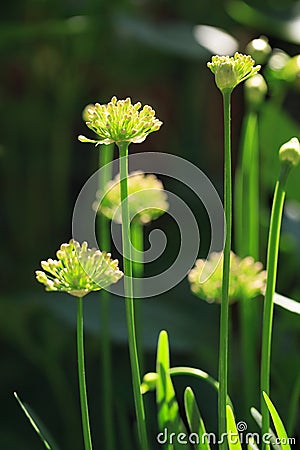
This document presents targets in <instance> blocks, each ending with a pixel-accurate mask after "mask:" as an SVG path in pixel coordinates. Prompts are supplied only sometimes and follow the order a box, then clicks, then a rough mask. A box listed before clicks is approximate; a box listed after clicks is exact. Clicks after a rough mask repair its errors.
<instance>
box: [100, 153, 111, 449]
mask: <svg viewBox="0 0 300 450" xmlns="http://www.w3.org/2000/svg"><path fill="white" fill-rule="evenodd" d="M113 151H114V144H109V145H101V147H100V151H99V168H101V169H102V170H101V173H100V176H99V189H100V191H103V190H104V188H105V186H106V184H107V182H108V181H109V180H110V179H111V177H112V166H111V165H109V166H108V164H109V163H110V162H111V161H112V158H113ZM98 224H99V227H98V238H99V246H100V247H101V249H102V250H105V251H106V252H109V251H110V246H111V244H110V220H108V219H107V218H106V217H105V216H104V215H103V214H99V215H98ZM109 301H110V295H109V292H108V291H106V290H104V289H103V290H102V291H101V301H100V308H101V317H100V321H101V330H102V333H101V370H102V404H103V414H104V439H105V448H106V449H107V450H114V449H115V431H114V414H113V398H112V397H113V395H112V391H113V390H112V363H111V340H110V329H109V317H110V314H109V306H110V304H109Z"/></svg>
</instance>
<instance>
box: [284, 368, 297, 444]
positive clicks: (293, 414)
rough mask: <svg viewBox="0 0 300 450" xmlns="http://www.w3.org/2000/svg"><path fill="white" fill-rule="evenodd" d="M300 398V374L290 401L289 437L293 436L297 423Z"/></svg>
mask: <svg viewBox="0 0 300 450" xmlns="http://www.w3.org/2000/svg"><path fill="white" fill-rule="evenodd" d="M299 398H300V374H298V377H297V379H296V382H295V385H294V386H293V390H292V395H291V399H290V406H289V414H288V420H287V431H288V435H289V436H293V434H294V432H295V431H296V430H295V427H296V422H297V412H298V405H299Z"/></svg>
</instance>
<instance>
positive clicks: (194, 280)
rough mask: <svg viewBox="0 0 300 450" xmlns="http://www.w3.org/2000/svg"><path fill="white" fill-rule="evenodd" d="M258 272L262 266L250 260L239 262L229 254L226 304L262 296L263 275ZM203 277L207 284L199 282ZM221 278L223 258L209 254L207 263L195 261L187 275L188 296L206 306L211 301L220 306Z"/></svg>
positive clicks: (216, 254)
mask: <svg viewBox="0 0 300 450" xmlns="http://www.w3.org/2000/svg"><path fill="white" fill-rule="evenodd" d="M217 262H218V263H217ZM216 263H217V266H216ZM215 267H216V269H215V270H214V268H215ZM262 269H263V266H262V264H261V263H260V262H255V261H254V259H253V258H252V257H250V256H249V257H246V258H243V259H241V258H239V257H238V256H237V255H235V254H234V253H233V252H231V253H230V279H229V301H230V302H231V303H232V302H234V301H236V300H242V299H251V298H254V297H256V296H257V295H259V294H262V293H263V292H264V290H265V283H266V271H264V270H262ZM205 274H207V276H209V275H210V277H209V278H208V279H207V281H205V282H200V281H199V279H200V276H201V277H203V275H205ZM222 275H223V254H222V255H221V254H220V253H211V254H210V256H209V258H208V260H207V261H206V260H204V259H198V260H197V261H196V264H195V267H194V268H193V269H192V270H191V271H190V273H189V275H188V279H189V282H190V285H191V290H192V292H193V293H194V294H196V295H197V296H198V297H200V298H202V299H204V300H206V301H207V302H209V303H212V302H214V301H216V302H218V303H220V302H221V298H222Z"/></svg>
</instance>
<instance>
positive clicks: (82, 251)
mask: <svg viewBox="0 0 300 450" xmlns="http://www.w3.org/2000/svg"><path fill="white" fill-rule="evenodd" d="M56 256H57V260H56V259H54V260H53V259H48V260H47V261H42V262H41V266H42V268H43V269H44V271H45V272H43V271H41V270H37V271H36V278H37V280H38V281H39V282H40V283H43V284H44V285H45V287H46V291H61V292H67V293H68V294H70V295H74V296H75V297H83V296H84V295H86V294H88V293H89V292H92V291H99V290H100V289H102V288H105V287H108V286H109V285H111V284H113V283H116V282H117V281H118V280H119V279H120V278H121V277H122V276H123V273H122V272H121V271H120V270H119V268H118V260H116V259H115V260H112V259H111V255H110V253H105V252H101V251H100V250H96V249H90V248H88V244H87V242H83V243H82V245H80V244H79V243H78V242H76V241H74V240H70V242H69V243H68V244H62V245H61V247H60V249H59V250H58V251H57V253H56Z"/></svg>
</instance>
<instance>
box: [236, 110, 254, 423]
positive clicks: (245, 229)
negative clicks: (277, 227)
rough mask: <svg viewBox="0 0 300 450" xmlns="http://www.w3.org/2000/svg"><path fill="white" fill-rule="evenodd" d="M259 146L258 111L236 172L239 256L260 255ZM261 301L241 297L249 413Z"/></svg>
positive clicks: (250, 118)
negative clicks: (259, 303) (259, 302)
mask: <svg viewBox="0 0 300 450" xmlns="http://www.w3.org/2000/svg"><path fill="white" fill-rule="evenodd" d="M258 157H259V148H258V123H257V111H254V110H249V111H248V112H247V113H246V115H245V118H244V123H243V131H242V146H241V158H240V161H239V164H238V167H237V169H236V174H235V210H234V212H235V214H234V215H235V236H236V251H237V253H238V255H239V256H241V257H246V256H252V257H253V258H254V259H255V260H256V261H257V260H258V259H259V219H258V214H259V170H258V167H259V164H258ZM258 307H259V305H258V303H257V302H255V301H249V299H248V298H243V299H241V301H240V322H241V349H242V353H241V359H242V366H243V370H244V383H243V384H244V403H245V404H244V407H245V417H246V415H247V414H249V413H248V411H250V406H251V404H253V402H255V399H256V393H257V392H258V384H259V381H258V376H257V374H258V363H257V358H256V352H257V348H258V321H257V317H258Z"/></svg>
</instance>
